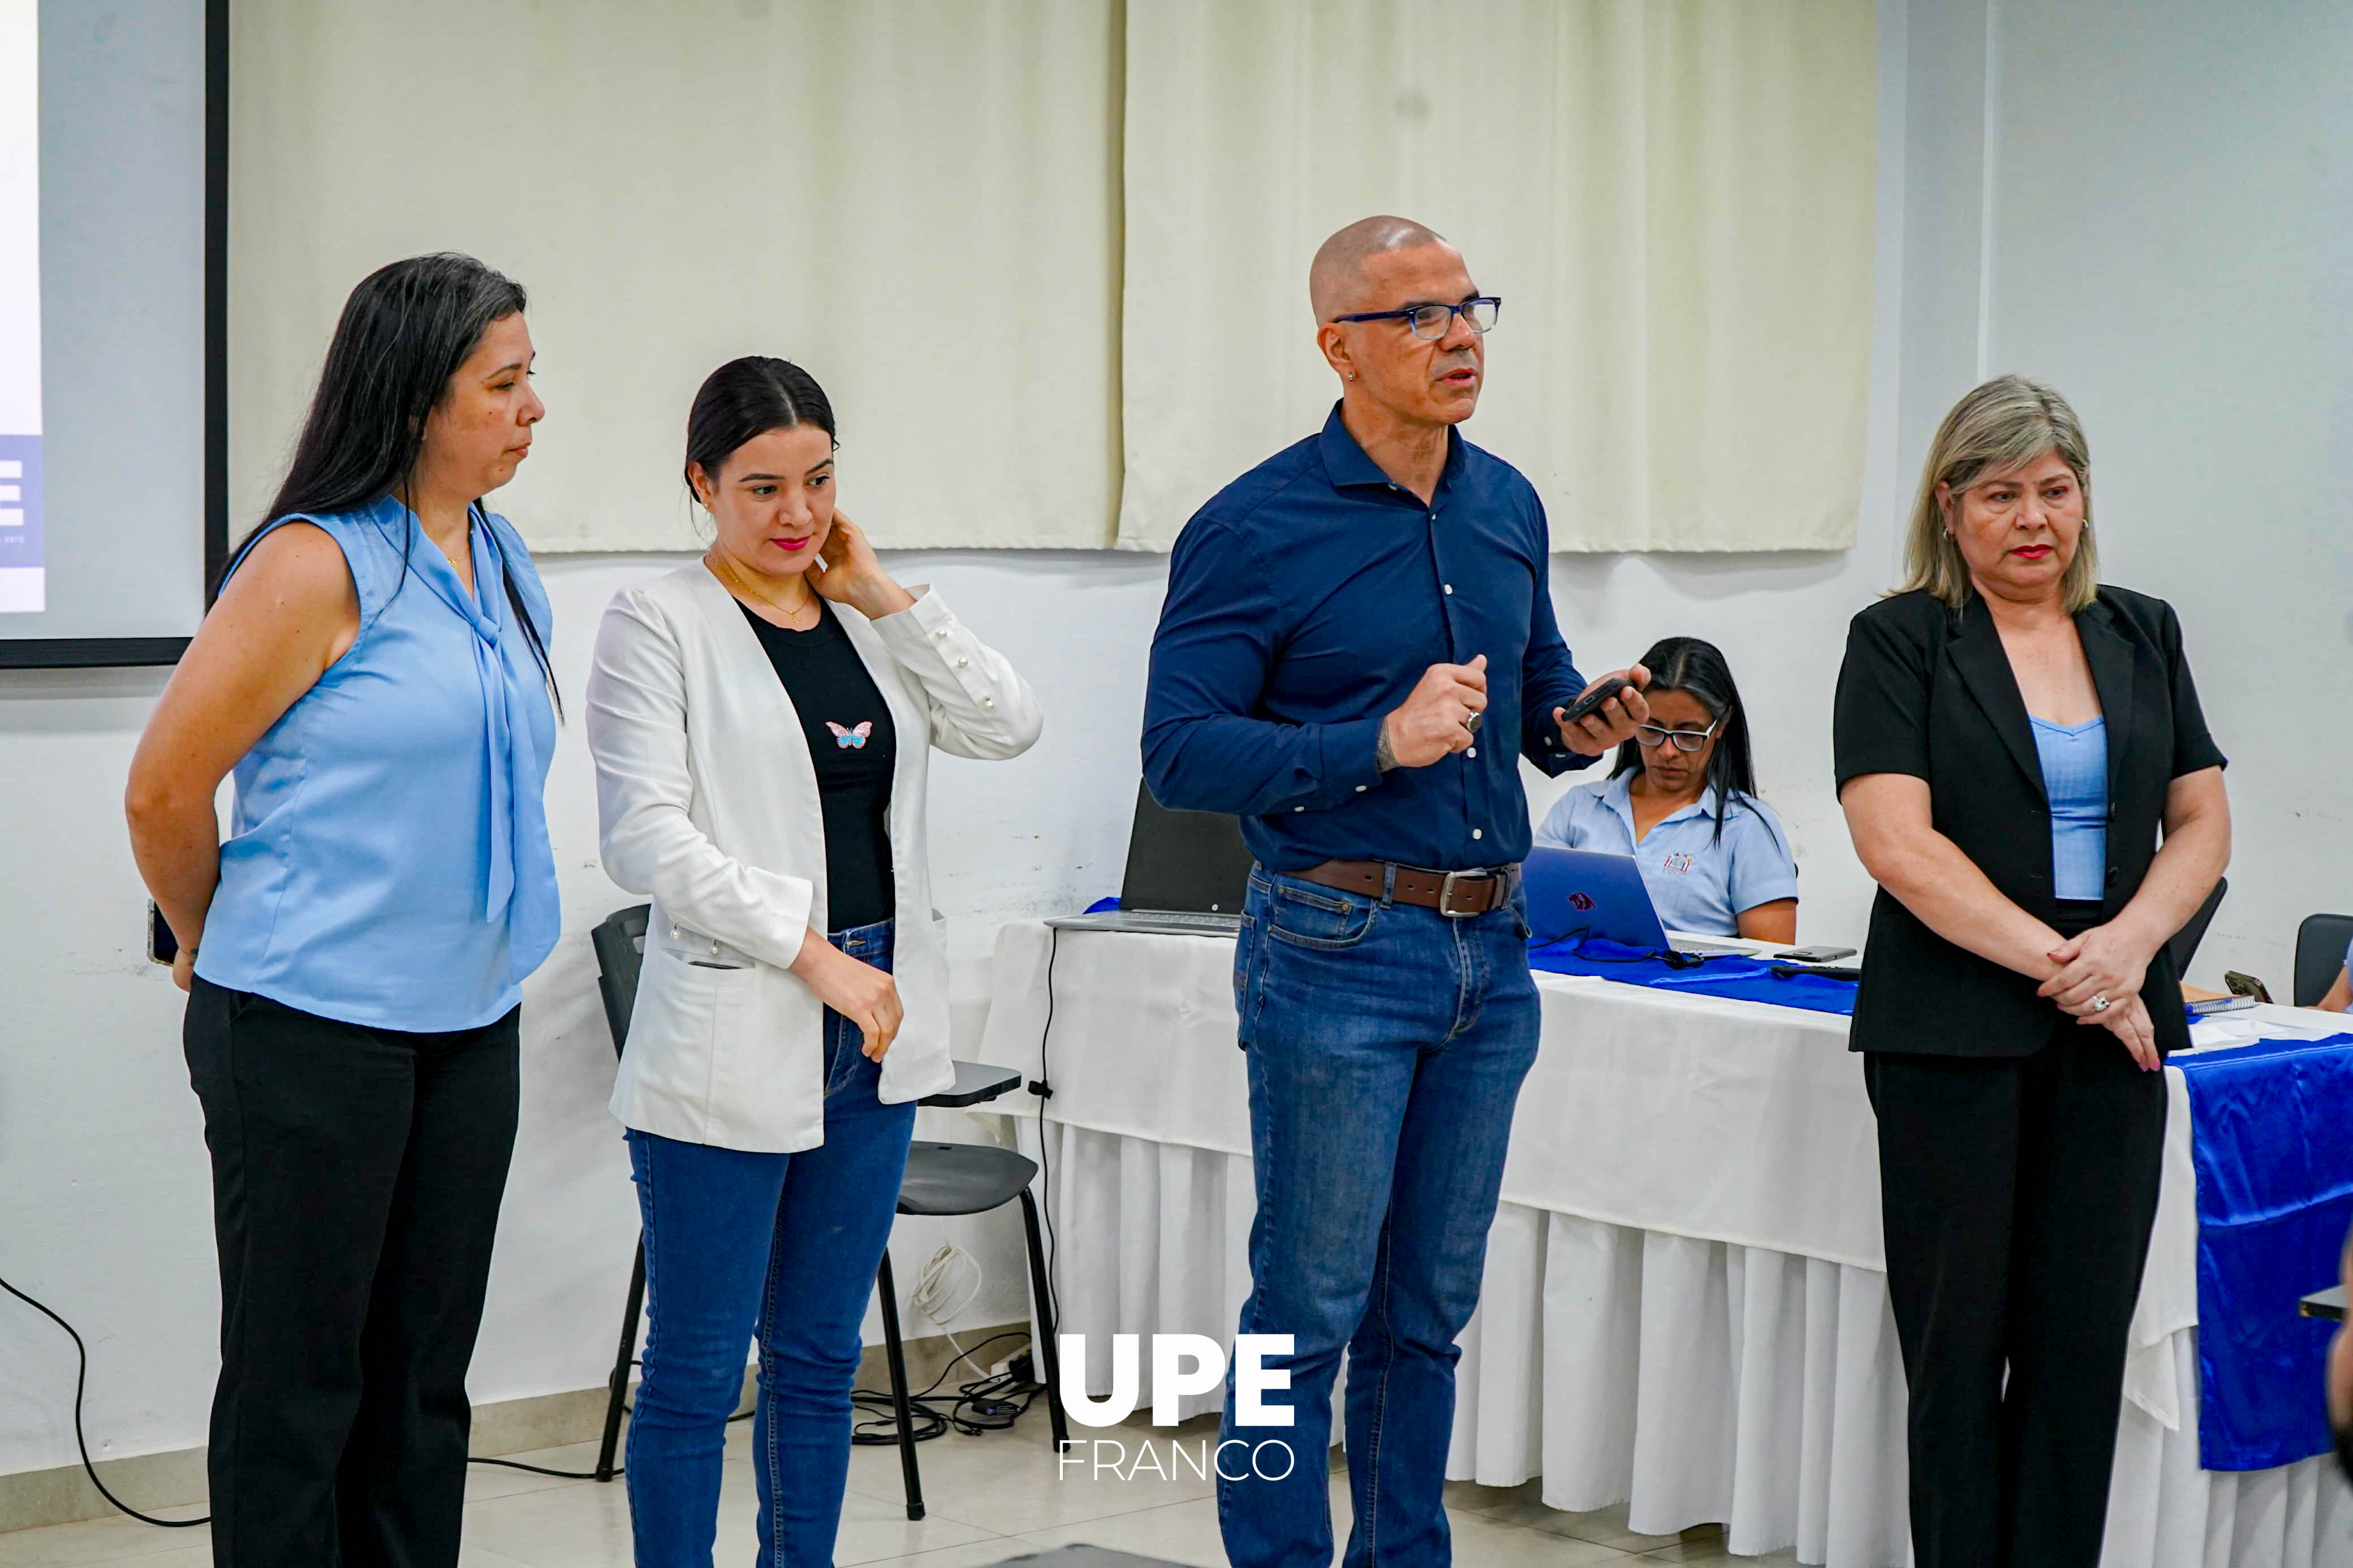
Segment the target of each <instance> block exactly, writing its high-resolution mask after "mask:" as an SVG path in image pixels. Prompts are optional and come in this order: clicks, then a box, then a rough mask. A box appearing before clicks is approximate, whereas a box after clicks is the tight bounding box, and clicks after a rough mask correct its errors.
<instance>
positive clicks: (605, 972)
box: [588, 904, 653, 1056]
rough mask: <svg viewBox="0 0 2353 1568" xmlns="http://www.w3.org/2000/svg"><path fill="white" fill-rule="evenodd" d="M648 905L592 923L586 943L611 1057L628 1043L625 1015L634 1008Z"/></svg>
mask: <svg viewBox="0 0 2353 1568" xmlns="http://www.w3.org/2000/svg"><path fill="white" fill-rule="evenodd" d="M652 908H653V906H652V905H650V904H632V905H630V906H629V907H628V909H626V910H614V911H613V912H612V913H611V914H609V915H607V916H606V917H605V918H604V919H603V920H601V921H597V922H596V930H595V931H590V932H589V933H588V940H589V942H591V943H593V944H594V945H595V946H596V989H597V990H599V991H601V992H603V993H604V994H605V1026H606V1027H607V1028H608V1029H610V1030H612V1031H613V1054H614V1055H615V1056H619V1055H620V1054H621V1047H623V1046H625V1045H627V1044H628V1039H629V1015H630V1014H631V1013H634V1012H636V1011H637V1007H638V967H639V966H640V965H641V964H643V963H644V962H645V953H646V916H647V915H648V913H649V911H650V910H652Z"/></svg>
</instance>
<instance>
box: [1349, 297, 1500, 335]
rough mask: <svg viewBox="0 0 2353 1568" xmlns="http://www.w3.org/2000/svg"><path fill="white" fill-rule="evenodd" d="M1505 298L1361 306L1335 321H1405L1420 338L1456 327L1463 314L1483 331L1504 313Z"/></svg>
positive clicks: (1440, 333) (1473, 327)
mask: <svg viewBox="0 0 2353 1568" xmlns="http://www.w3.org/2000/svg"><path fill="white" fill-rule="evenodd" d="M1503 310H1504V301H1503V300H1502V299H1501V298H1500V297H1499V296H1496V295H1493V294H1482V295H1480V296H1479V297H1478V298H1476V299H1474V300H1463V301H1462V303H1461V304H1460V305H1409V306H1408V307H1407V308H1406V309H1404V310H1359V311H1357V312H1356V314H1355V315H1353V316H1335V317H1333V318H1332V320H1333V321H1403V322H1405V323H1406V325H1408V326H1409V327H1411V328H1412V329H1413V335H1414V336H1415V337H1417V338H1442V337H1444V336H1445V335H1446V334H1447V333H1448V332H1451V331H1453V330H1454V318H1455V317H1457V316H1461V318H1462V319H1463V320H1464V321H1468V322H1470V323H1471V330H1472V331H1474V332H1483V331H1486V330H1487V329H1488V328H1490V327H1492V326H1493V325H1494V324H1495V318H1496V317H1497V316H1498V315H1501V314H1502V313H1503Z"/></svg>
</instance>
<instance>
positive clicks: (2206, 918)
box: [2165, 877, 2231, 980]
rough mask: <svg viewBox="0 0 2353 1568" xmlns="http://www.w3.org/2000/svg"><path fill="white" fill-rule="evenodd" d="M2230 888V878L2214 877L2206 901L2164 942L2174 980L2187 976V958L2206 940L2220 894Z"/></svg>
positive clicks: (2186, 977)
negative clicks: (2170, 958) (2212, 888)
mask: <svg viewBox="0 0 2353 1568" xmlns="http://www.w3.org/2000/svg"><path fill="white" fill-rule="evenodd" d="M2230 890H2231V879H2230V878H2228V877H2217V878H2216V879H2214V890H2213V891H2212V892H2211V893H2209V894H2207V895H2206V901H2205V902H2204V903H2202V904H2200V905H2199V906H2198V912H2197V913H2195V914H2193V915H2191V916H2190V917H2189V921H2188V923H2186V924H2184V925H2183V926H2182V928H2181V929H2180V930H2179V931H2175V932H2174V933H2173V935H2172V937H2171V938H2170V939H2169V940H2168V942H2166V944H2165V951H2166V952H2167V953H2168V954H2169V955H2170V956H2171V957H2172V959H2173V977H2174V978H2175V979H2176V980H2187V979H2189V960H2190V958H2191V956H2192V955H2193V954H2195V953H2196V952H2197V951H2198V944H2199V943H2200V942H2203V941H2205V940H2206V928H2207V927H2208V926H2210V925H2212V924H2213V923H2214V911H2215V910H2219V909H2221V907H2222V895H2223V894H2224V893H2227V892H2229V891H2230Z"/></svg>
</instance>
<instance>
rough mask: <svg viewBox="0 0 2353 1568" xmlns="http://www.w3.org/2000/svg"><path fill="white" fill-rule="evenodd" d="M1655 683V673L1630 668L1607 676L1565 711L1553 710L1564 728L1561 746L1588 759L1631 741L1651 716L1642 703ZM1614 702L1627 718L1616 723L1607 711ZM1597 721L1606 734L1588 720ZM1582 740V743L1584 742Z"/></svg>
mask: <svg viewBox="0 0 2353 1568" xmlns="http://www.w3.org/2000/svg"><path fill="white" fill-rule="evenodd" d="M1650 683H1651V672H1650V671H1649V670H1647V669H1645V668H1642V667H1641V665H1639V664H1637V665H1630V666H1629V667H1627V668H1625V669H1622V670H1620V671H1618V672H1616V673H1615V674H1613V675H1608V676H1604V677H1603V678H1602V679H1601V683H1600V684H1599V686H1596V687H1595V688H1594V689H1592V690H1590V691H1588V692H1586V693H1585V694H1584V695H1583V696H1581V697H1579V698H1578V699H1577V700H1576V701H1574V702H1572V703H1569V704H1568V705H1567V707H1565V708H1556V709H1554V710H1552V714H1553V718H1554V720H1555V721H1556V722H1557V723H1558V724H1559V726H1560V739H1561V743H1562V744H1563V745H1565V746H1567V748H1568V749H1569V750H1571V751H1573V752H1583V753H1584V754H1586V755H1588V756H1599V755H1601V754H1602V753H1603V752H1606V751H1607V750H1608V749H1609V747H1611V746H1613V745H1616V744H1617V743H1619V742H1621V741H1624V740H1626V739H1628V738H1629V737H1630V735H1631V734H1632V732H1633V727H1634V726H1635V725H1637V724H1640V723H1641V722H1643V721H1645V720H1647V719H1649V717H1650V708H1649V707H1648V705H1647V704H1645V703H1644V702H1643V700H1642V689H1643V688H1644V687H1646V686H1648V685H1649V684H1650ZM1612 702H1615V703H1618V704H1619V711H1620V713H1621V714H1622V715H1623V719H1622V720H1621V721H1618V722H1612V721H1610V720H1609V719H1608V718H1607V717H1606V716H1605V715H1604V713H1603V710H1604V709H1606V708H1607V707H1609V704H1610V703H1612ZM1588 720H1593V721H1596V722H1597V723H1599V725H1600V727H1601V729H1602V731H1604V732H1603V733H1601V734H1599V735H1597V734H1595V733H1594V731H1593V729H1592V727H1590V726H1588V724H1587V723H1586V721H1588ZM1580 741H1581V743H1580Z"/></svg>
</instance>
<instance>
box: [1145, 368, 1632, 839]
mask: <svg viewBox="0 0 2353 1568" xmlns="http://www.w3.org/2000/svg"><path fill="white" fill-rule="evenodd" d="M1547 545H1548V540H1547V537H1546V527H1545V515H1544V506H1543V503H1542V502H1540V501H1539V500H1537V499H1536V492H1535V487H1534V486H1533V485H1531V484H1529V483H1528V481H1527V480H1526V479H1525V478H1523V477H1522V476H1521V474H1520V473H1519V471H1518V470H1517V469H1515V468H1513V467H1512V466H1511V465H1510V464H1508V463H1505V462H1504V461H1503V460H1502V459H1501V458H1496V457H1494V456H1493V455H1492V454H1490V453H1487V452H1482V451H1481V450H1480V449H1479V448H1478V447H1474V446H1472V444H1471V443H1470V442H1468V441H1465V440H1463V439H1462V437H1461V433H1460V432H1459V431H1450V432H1449V433H1448V452H1447V458H1446V467H1445V469H1444V471H1443V473H1442V474H1441V475H1440V479H1439V481H1438V489H1437V491H1436V493H1435V494H1434V495H1433V496H1432V498H1431V500H1430V505H1428V506H1424V505H1422V503H1421V498H1420V497H1419V496H1417V495H1415V494H1414V493H1413V492H1412V491H1411V490H1409V489H1406V488H1405V487H1404V486H1402V485H1400V484H1398V483H1397V482H1396V481H1394V480H1393V479H1390V478H1389V477H1388V475H1387V474H1386V473H1383V472H1382V471H1381V469H1380V467H1379V466H1378V465H1377V464H1376V463H1375V462H1374V461H1373V460H1372V459H1371V458H1368V457H1366V455H1365V450H1364V448H1363V447H1359V446H1358V445H1356V438H1355V437H1352V436H1350V435H1349V434H1348V431H1347V428H1346V426H1344V425H1343V424H1342V423H1341V422H1340V412H1339V410H1338V408H1337V407H1335V408H1334V409H1333V411H1332V416H1331V418H1330V419H1328V420H1326V421H1325V422H1324V430H1323V433H1322V434H1321V435H1318V436H1312V437H1308V438H1307V439H1306V440H1304V441H1302V442H1300V443H1299V444H1298V445H1296V446H1294V447H1289V448H1288V449H1286V450H1284V451H1282V452H1278V453H1276V454H1275V455H1274V456H1273V457H1271V458H1268V459H1267V460H1266V461H1265V462H1263V463H1261V464H1260V465H1259V466H1258V467H1257V468H1252V469H1251V470H1250V472H1249V473H1247V474H1244V475H1243V476H1242V477H1241V478H1240V479H1236V480H1235V481H1234V482H1233V483H1232V484H1230V485H1228V486H1227V487H1226V488H1225V489H1223V490H1221V491H1219V493H1218V494H1217V496H1215V497H1214V498H1213V499H1212V500H1210V501H1209V503H1208V505H1207V506H1204V507H1203V508H1202V509H1201V510H1199V511H1198V512H1196V513H1195V514H1194V516H1193V520H1192V521H1190V522H1188V523H1187V524H1186V525H1185V531H1184V533H1183V534H1182V535H1180V536H1179V537H1178V539H1177V541H1176V553H1175V554H1174V556H1173V557H1172V558H1171V559H1170V562H1169V567H1168V600H1167V603H1166V605H1164V606H1163V607H1162V609H1161V612H1160V630H1159V632H1158V634H1157V635H1156V636H1155V637H1154V638H1153V642H1152V676H1151V684H1150V687H1149V689H1148V690H1147V691H1146V693H1145V705H1144V776H1145V782H1146V783H1147V784H1150V786H1151V788H1152V794H1153V795H1154V797H1155V799H1157V800H1158V801H1159V802H1160V804H1161V805H1166V806H1168V807H1170V808H1171V809H1173V810H1179V811H1219V812H1226V813H1229V814H1233V815H1237V816H1240V817H1241V819H1242V837H1243V838H1244V839H1245V840H1246V841H1247V842H1248V843H1249V845H1250V851H1251V853H1252V854H1254V855H1256V856H1257V857H1258V858H1259V859H1260V860H1261V861H1262V862H1264V863H1265V864H1266V865H1267V866H1269V867H1271V868H1273V869H1275V870H1279V871H1298V870H1304V869H1306V868H1309V867H1311V866H1315V865H1320V864H1321V863H1323V862H1324V861H1325V860H1393V861H1397V862H1398V863H1400V864H1403V865H1408V866H1422V867H1428V868H1431V869H1434V870H1443V871H1458V870H1468V869H1471V868H1476V867H1482V866H1501V865H1506V864H1509V863H1511V862H1514V861H1516V860H1519V859H1522V858H1525V856H1526V854H1527V852H1528V842H1529V826H1528V804H1527V796H1526V795H1525V793H1524V792H1523V791H1522V790H1521V788H1520V774H1519V760H1518V759H1519V757H1520V756H1521V755H1523V754H1525V756H1526V757H1527V758H1528V759H1529V760H1530V761H1532V762H1534V763H1535V764H1536V765H1537V766H1538V767H1540V768H1542V769H1544V771H1545V772H1546V773H1561V772H1563V771H1565V770H1566V769H1568V768H1574V767H1583V766H1586V765H1587V764H1588V763H1590V762H1592V761H1593V760H1594V759H1591V758H1588V757H1581V756H1578V755H1577V753H1575V752H1570V751H1569V750H1568V749H1567V747H1565V746H1563V745H1562V744H1561V743H1560V731H1559V728H1558V726H1557V725H1556V724H1555V723H1554V722H1553V718H1552V710H1554V709H1555V708H1557V707H1565V706H1567V704H1568V703H1570V702H1572V701H1574V700H1576V698H1577V693H1578V692H1579V691H1580V690H1582V689H1584V686H1585V681H1584V679H1583V678H1582V677H1580V676H1579V675H1578V674H1577V668H1576V667H1575V666H1574V665H1573V664H1572V663H1571V662H1570V660H1569V654H1568V649H1567V647H1565V646H1563V645H1562V642H1561V639H1560V629H1559V627H1558V626H1556V624H1555V623H1554V620H1553V614H1552V595H1551V592H1550V590H1549V588H1548V586H1547V584H1546V550H1547ZM1482 653H1483V654H1485V655H1486V656H1487V703H1488V706H1487V718H1486V721H1485V723H1484V724H1483V725H1482V728H1481V729H1480V731H1479V736H1478V743H1477V744H1475V745H1473V746H1472V748H1471V749H1470V750H1469V751H1466V752H1457V753H1455V754H1454V755H1452V756H1449V757H1444V758H1441V759H1440V760H1439V761H1438V762H1437V763H1433V764H1431V765H1430V766H1429V767H1426V768H1403V767H1400V768H1395V769H1392V770H1391V771H1390V772H1388V773H1382V772H1381V771H1380V767H1379V764H1378V763H1377V761H1376V753H1377V748H1378V745H1379V742H1380V728H1381V721H1382V720H1383V719H1384V718H1385V717H1387V715H1388V713H1389V712H1390V711H1391V710H1394V709H1396V708H1397V707H1398V705H1399V704H1401V703H1402V702H1404V701H1405V700H1406V698H1407V697H1408V696H1409V694H1410V693H1411V692H1412V690H1413V689H1414V686H1415V684H1416V683H1417V682H1419V680H1420V679H1421V678H1422V676H1423V674H1424V673H1425V672H1427V671H1428V670H1429V668H1430V666H1431V665H1433V664H1468V663H1470V662H1471V660H1472V658H1476V657H1477V656H1478V655H1480V654H1482Z"/></svg>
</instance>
